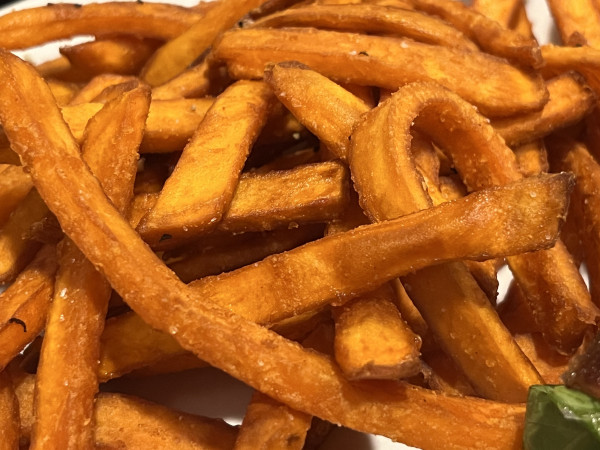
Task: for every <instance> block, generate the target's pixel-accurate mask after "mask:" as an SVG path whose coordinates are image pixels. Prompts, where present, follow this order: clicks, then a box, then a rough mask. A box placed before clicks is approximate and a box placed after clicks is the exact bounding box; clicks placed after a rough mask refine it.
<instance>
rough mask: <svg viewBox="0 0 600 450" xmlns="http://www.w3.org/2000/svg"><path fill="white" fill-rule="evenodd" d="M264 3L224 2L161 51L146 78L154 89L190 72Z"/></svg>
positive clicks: (258, 0)
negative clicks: (218, 41) (222, 37)
mask: <svg viewBox="0 0 600 450" xmlns="http://www.w3.org/2000/svg"><path fill="white" fill-rule="evenodd" d="M263 2H264V0H220V1H218V2H215V5H214V6H213V7H212V8H210V9H209V10H208V11H206V13H205V14H204V16H203V17H202V18H201V19H198V20H197V21H196V22H195V23H194V24H193V25H192V26H191V27H189V28H188V29H187V30H186V31H185V32H183V33H181V34H180V35H178V36H177V37H175V38H173V39H171V40H170V41H169V42H167V43H166V44H164V45H163V46H162V47H160V48H159V49H158V50H157V51H156V52H155V53H154V55H153V56H152V58H151V59H150V61H149V62H148V64H146V67H144V70H143V71H142V78H143V79H144V81H146V82H147V83H149V84H150V85H151V86H158V85H160V84H163V83H166V82H167V81H169V80H171V79H172V78H174V77H175V76H177V75H179V74H180V73H182V72H183V71H184V70H185V69H187V68H188V66H190V65H191V64H192V63H193V62H194V61H195V60H196V59H197V58H198V57H199V56H200V55H202V53H204V51H205V50H206V49H207V48H209V47H210V45H211V44H212V42H213V41H214V39H215V38H216V37H217V36H218V35H219V33H221V32H223V31H224V30H227V29H228V28H230V27H232V26H233V25H234V24H235V23H236V22H237V21H239V20H240V19H241V18H242V17H244V16H245V15H246V14H247V13H248V12H249V11H250V10H251V9H253V8H255V7H257V6H259V5H260V4H261V3H263Z"/></svg>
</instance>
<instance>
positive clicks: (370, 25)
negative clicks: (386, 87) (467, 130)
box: [252, 3, 477, 50]
mask: <svg viewBox="0 0 600 450" xmlns="http://www.w3.org/2000/svg"><path fill="white" fill-rule="evenodd" d="M305 26H309V27H315V28H323V29H328V30H339V31H354V32H362V33H365V34H376V35H391V36H398V37H407V38H411V39H414V40H416V41H419V42H424V43H426V44H436V45H445V46H448V47H458V48H464V49H467V50H476V49H477V46H476V45H475V44H474V43H473V42H472V41H470V40H469V39H467V38H466V37H465V36H464V35H463V34H462V33H461V32H460V31H458V30H457V29H456V28H454V27H452V26H450V25H448V24H447V23H446V22H444V21H442V20H440V19H438V18H436V17H433V16H428V15H426V14H423V13H421V12H418V11H411V10H408V9H399V8H393V7H388V6H379V5H373V4H371V5H369V4H364V3H363V4H357V5H319V4H312V5H306V6H298V7H296V8H291V9H286V10H283V11H281V12H278V13H275V14H272V15H270V16H266V17H264V18H263V19H261V20H259V21H257V22H255V23H254V24H253V25H252V27H260V28H262V27H268V28H281V27H305Z"/></svg>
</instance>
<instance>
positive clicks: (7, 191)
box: [0, 165, 33, 227]
mask: <svg viewBox="0 0 600 450" xmlns="http://www.w3.org/2000/svg"><path fill="white" fill-rule="evenodd" d="M32 186H33V183H32V182H31V178H30V177H29V175H28V174H27V173H25V172H24V171H23V168H22V167H21V166H13V165H8V166H4V168H3V170H2V171H1V172H0V227H1V226H2V225H4V223H5V222H6V221H7V220H8V217H9V216H10V214H11V213H12V212H13V211H14V210H15V209H16V207H17V205H18V204H19V203H20V202H21V200H23V199H24V198H25V196H26V195H27V194H28V193H29V191H30V190H31V187H32Z"/></svg>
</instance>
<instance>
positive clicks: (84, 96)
mask: <svg viewBox="0 0 600 450" xmlns="http://www.w3.org/2000/svg"><path fill="white" fill-rule="evenodd" d="M136 80H137V78H136V77H133V76H125V75H116V74H112V73H106V74H100V75H97V76H95V77H94V78H92V79H91V80H90V81H89V82H88V83H87V84H86V85H85V86H84V87H82V88H81V89H80V90H79V92H78V93H77V95H76V96H75V97H73V99H72V100H71V103H70V104H71V105H79V104H81V103H90V102H93V101H94V99H95V98H96V97H98V95H100V94H101V93H102V91H104V89H106V88H107V87H109V86H114V85H117V84H120V83H126V82H129V81H136ZM98 103H101V102H98Z"/></svg>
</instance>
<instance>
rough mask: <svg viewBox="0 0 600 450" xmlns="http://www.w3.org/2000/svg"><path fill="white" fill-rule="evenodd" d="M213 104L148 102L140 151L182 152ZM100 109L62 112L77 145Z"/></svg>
mask: <svg viewBox="0 0 600 450" xmlns="http://www.w3.org/2000/svg"><path fill="white" fill-rule="evenodd" d="M213 103H214V100H213V99H212V98H202V99H179V100H155V101H152V103H151V104H150V112H149V114H148V120H147V121H146V128H145V131H144V139H143V141H142V145H141V147H140V151H141V152H143V153H166V152H173V151H177V150H182V149H183V147H185V145H186V144H187V143H188V141H189V139H190V138H191V137H192V135H193V134H194V131H195V130H196V128H197V127H198V125H199V124H200V122H201V121H202V119H203V118H204V115H205V114H206V111H208V109H209V108H210V107H211V106H212V104H213ZM100 108H102V104H101V103H80V104H77V105H69V106H65V107H63V108H62V114H63V117H64V119H65V121H66V122H67V123H68V124H69V128H70V129H71V133H72V134H73V136H74V137H75V139H77V141H79V142H81V140H82V139H83V131H84V130H85V126H86V125H87V123H88V121H89V119H90V118H91V117H92V116H93V115H94V114H96V113H97V112H98V111H99V110H100Z"/></svg>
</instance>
